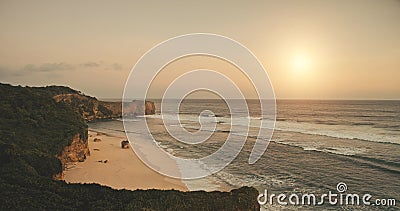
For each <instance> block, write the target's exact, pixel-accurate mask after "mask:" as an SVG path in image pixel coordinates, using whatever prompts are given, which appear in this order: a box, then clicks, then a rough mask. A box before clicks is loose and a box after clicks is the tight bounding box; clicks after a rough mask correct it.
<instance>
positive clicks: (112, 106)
mask: <svg viewBox="0 0 400 211" xmlns="http://www.w3.org/2000/svg"><path fill="white" fill-rule="evenodd" d="M53 99H54V100H56V101H57V102H60V101H63V102H65V103H67V104H69V105H71V106H72V107H73V108H74V109H75V110H76V111H77V112H79V113H80V114H81V115H82V118H83V119H84V120H86V121H89V122H90V121H93V120H95V119H110V118H118V117H121V116H122V106H123V107H124V112H125V114H129V115H143V114H146V115H147V114H154V113H155V106H154V103H153V102H150V101H146V102H145V103H143V101H132V102H128V103H122V102H106V101H100V100H97V99H96V98H94V97H90V96H86V95H82V94H76V93H72V94H71V93H69V94H58V95H55V96H54V97H53Z"/></svg>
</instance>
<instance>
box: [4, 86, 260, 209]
mask: <svg viewBox="0 0 400 211" xmlns="http://www.w3.org/2000/svg"><path fill="white" fill-rule="evenodd" d="M69 94H73V95H76V96H78V95H79V96H84V95H83V94H82V93H80V92H78V91H75V90H72V89H70V88H68V87H58V86H50V87H20V86H11V85H7V84H0V210H77V209H78V210H258V209H259V206H258V203H257V201H256V197H257V195H258V193H257V191H256V190H255V189H254V188H249V187H243V188H240V189H236V190H232V191H231V192H204V191H196V192H180V191H175V190H170V191H162V190H146V191H144V190H137V191H128V190H113V189H111V188H109V187H105V186H100V185H97V184H84V185H83V184H82V185H81V184H66V183H65V182H64V181H59V180H55V179H54V176H56V177H58V178H59V177H60V175H62V170H63V162H68V161H69V160H74V161H75V160H78V161H79V160H82V159H85V156H86V154H88V153H89V152H88V151H86V150H85V149H87V126H86V124H85V122H84V120H83V118H82V117H83V116H82V113H80V111H81V110H79V108H77V107H74V106H73V105H72V104H71V103H69V102H68V101H64V100H59V101H57V100H55V98H54V96H57V95H64V96H66V95H69ZM85 98H90V99H95V98H91V97H88V96H85ZM79 105H81V104H79ZM84 111H85V109H84ZM57 175H58V176H57Z"/></svg>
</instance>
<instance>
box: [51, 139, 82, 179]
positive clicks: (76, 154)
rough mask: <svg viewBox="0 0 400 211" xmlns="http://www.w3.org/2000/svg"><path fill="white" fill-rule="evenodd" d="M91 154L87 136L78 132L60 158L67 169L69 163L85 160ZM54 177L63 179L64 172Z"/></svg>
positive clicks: (63, 166) (63, 167)
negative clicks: (84, 136)
mask: <svg viewBox="0 0 400 211" xmlns="http://www.w3.org/2000/svg"><path fill="white" fill-rule="evenodd" d="M86 137H87V136H86ZM89 155H90V151H89V146H88V140H87V138H83V137H82V135H81V134H76V135H75V136H74V137H73V138H72V142H71V144H70V145H69V146H65V147H64V149H63V151H62V152H61V155H59V156H58V159H59V160H60V161H61V164H62V169H63V170H65V169H66V167H67V164H68V163H72V162H83V161H85V159H86V157H87V156H89ZM54 178H55V179H60V180H63V179H64V173H61V174H57V175H55V176H54Z"/></svg>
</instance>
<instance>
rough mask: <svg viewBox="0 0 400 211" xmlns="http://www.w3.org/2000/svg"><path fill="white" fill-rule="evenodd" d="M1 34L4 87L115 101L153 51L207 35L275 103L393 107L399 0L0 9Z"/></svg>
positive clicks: (52, 1)
mask: <svg viewBox="0 0 400 211" xmlns="http://www.w3.org/2000/svg"><path fill="white" fill-rule="evenodd" d="M0 30H1V33H0V46H1V48H0V77H1V78H0V81H1V82H3V83H12V84H22V85H51V84H57V85H68V86H71V87H73V88H75V89H79V90H81V91H83V92H84V93H86V94H90V95H94V96H97V97H99V98H116V97H120V96H121V95H122V92H123V87H124V83H125V80H126V78H127V76H128V74H129V72H130V70H131V68H132V66H133V65H134V64H135V63H136V62H137V60H138V59H139V58H140V57H141V56H142V55H143V54H144V53H145V52H146V51H147V50H149V49H150V48H151V47H153V46H154V45H156V44H158V43H160V42H162V41H164V40H166V39H169V38H172V37H174V36H177V35H182V34H187V33H194V32H208V33H215V34H221V35H224V36H227V37H230V38H232V39H235V40H236V41H238V42H240V43H242V44H244V45H245V46H246V47H248V48H249V49H250V50H251V51H252V52H253V53H254V54H255V55H256V56H257V57H258V58H259V59H260V61H261V63H262V64H263V65H264V67H265V68H266V70H267V72H268V74H269V76H270V79H271V81H272V84H273V86H274V89H275V94H276V96H277V98H313V99H315V98H323V99H327V98H328V99H338V98H339V99H400V82H399V81H400V1H398V0H297V1H294V0H293V1H284V0H279V1H253V2H252V3H250V1H228V0H227V1H218V2H216V1H214V0H213V1H101V0H93V1H78V0H68V1H57V0H37V1H31V0H26V1H20V0H9V1H8V0H0ZM222 66H223V65H222ZM222 66H220V67H221V68H223V67H222ZM189 68H190V67H189ZM215 68H218V67H215Z"/></svg>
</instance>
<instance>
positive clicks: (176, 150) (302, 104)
mask: <svg viewBox="0 0 400 211" xmlns="http://www.w3.org/2000/svg"><path fill="white" fill-rule="evenodd" d="M155 102H156V108H157V111H156V114H154V115H148V116H146V117H137V118H146V119H147V123H148V124H149V128H150V131H151V133H152V135H153V137H154V138H155V139H156V141H157V143H158V145H159V146H161V147H162V148H163V149H164V150H165V151H167V152H168V153H171V154H173V155H174V156H177V157H182V158H200V157H204V156H207V155H209V154H211V153H213V152H215V151H216V150H218V149H219V148H220V147H221V146H222V145H223V143H224V141H225V139H226V137H228V135H229V134H231V135H234V136H245V137H246V138H247V141H246V143H245V145H244V147H243V149H242V150H241V152H240V153H239V154H238V156H237V157H236V158H235V160H233V162H232V163H230V164H229V165H228V166H226V167H225V168H223V169H222V170H221V171H219V172H217V173H215V174H212V175H210V176H207V177H205V178H202V179H196V180H184V182H185V183H186V185H187V187H188V189H189V190H206V191H212V190H230V189H232V188H238V187H241V186H252V187H255V188H257V189H258V190H259V191H260V193H263V191H264V190H265V189H268V192H269V193H275V194H277V195H278V194H280V193H284V194H288V195H290V194H292V193H295V194H301V193H314V194H316V195H318V194H323V193H327V192H328V191H336V188H337V187H336V185H337V184H338V183H345V184H346V185H347V187H348V189H347V193H358V194H366V193H368V194H371V195H372V196H373V199H378V198H380V199H395V200H396V202H397V203H400V201H399V200H400V101H334V100H278V101H277V107H276V108H277V115H276V124H275V129H274V133H273V136H272V139H271V142H270V143H269V145H268V148H267V150H266V151H265V153H264V154H263V156H262V157H261V158H260V159H259V160H258V161H257V162H256V163H255V164H251V165H250V164H248V159H249V155H250V152H251V151H252V149H253V145H254V141H255V138H256V137H257V134H258V131H259V126H260V121H261V115H260V114H261V113H260V105H259V103H258V101H257V100H248V101H247V104H248V107H249V110H250V123H251V124H250V128H249V133H248V134H238V133H235V131H231V130H230V129H231V127H230V124H231V122H233V121H231V120H230V118H231V114H230V112H229V108H228V107H227V106H226V105H225V103H224V101H222V100H217V99H210V100H204V99H186V100H184V101H183V103H182V105H181V106H180V110H179V118H180V121H181V125H170V126H175V127H183V128H185V129H186V130H188V131H191V132H196V131H199V130H200V131H201V130H208V129H209V128H207V127H204V126H203V127H201V125H200V124H199V122H198V121H199V115H200V114H201V112H202V111H204V110H210V111H212V113H209V114H208V115H206V116H204V115H203V114H204V113H202V117H201V118H202V121H205V122H207V121H208V122H210V123H216V125H217V126H216V128H215V132H214V134H213V135H212V136H210V138H209V139H208V140H207V141H205V142H203V143H201V144H196V145H194V144H185V143H181V142H178V141H176V140H174V138H173V137H171V136H170V135H169V134H168V131H167V130H165V128H163V127H162V126H163V121H162V116H161V115H160V101H159V100H156V101H155ZM165 118H171V119H172V118H176V116H175V114H173V113H170V114H168V111H165V115H164V119H165ZM234 122H235V124H238V126H242V127H245V126H246V125H247V124H244V123H247V122H246V121H240V120H238V121H234ZM89 127H90V128H92V129H95V130H100V131H103V132H106V133H112V134H116V135H123V133H124V129H123V124H122V121H121V120H120V119H116V120H111V121H98V122H94V123H89ZM160 128H161V129H160ZM128 132H137V131H128ZM261 135H262V134H261ZM178 165H179V163H178ZM179 168H180V169H181V170H184V169H185V166H179ZM397 206H398V205H397ZM270 207H274V206H270ZM322 207H324V209H325V208H327V209H330V208H329V206H326V205H323V206H322ZM292 208H293V207H292ZM336 208H338V207H335V209H336ZM358 208H360V207H358ZM358 208H357V209H358ZM364 208H365V209H367V210H368V209H370V207H367V208H366V207H364ZM375 208H376V207H375ZM380 208H382V207H380ZM383 208H388V207H383ZM288 209H290V207H289V208H288ZM293 209H296V207H294V208H293Z"/></svg>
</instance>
